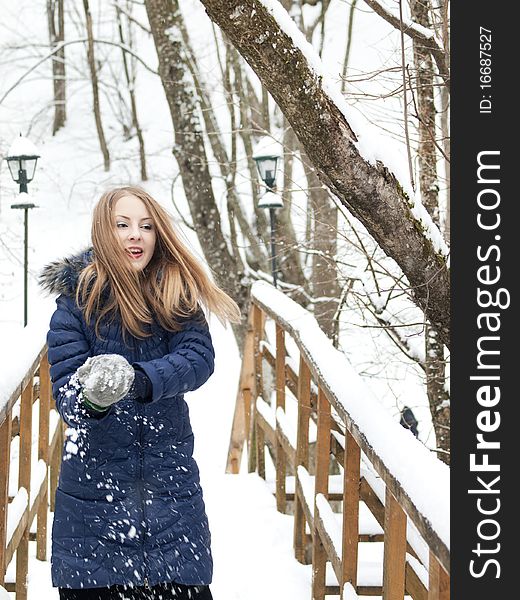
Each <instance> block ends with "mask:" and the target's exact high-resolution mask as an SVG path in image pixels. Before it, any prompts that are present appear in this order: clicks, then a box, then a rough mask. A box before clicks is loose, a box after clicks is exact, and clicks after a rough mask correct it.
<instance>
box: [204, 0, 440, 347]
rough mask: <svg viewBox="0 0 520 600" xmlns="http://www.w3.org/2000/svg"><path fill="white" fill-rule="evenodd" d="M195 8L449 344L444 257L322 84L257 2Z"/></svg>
mask: <svg viewBox="0 0 520 600" xmlns="http://www.w3.org/2000/svg"><path fill="white" fill-rule="evenodd" d="M201 2H202V4H203V5H204V6H205V7H206V11H207V13H208V15H209V16H210V18H211V19H212V20H213V21H214V22H215V23H217V24H218V25H219V26H220V27H221V29H222V30H223V31H224V32H225V33H226V35H227V36H228V37H229V39H230V40H231V42H232V43H233V44H234V46H235V47H236V48H237V49H238V50H239V52H240V53H241V54H242V56H243V57H244V58H245V59H246V61H247V62H248V63H249V64H250V66H251V67H252V69H253V70H254V71H255V72H256V74H257V75H258V77H259V78H260V80H261V81H262V83H263V85H264V86H265V87H266V88H267V89H268V90H269V92H270V94H271V96H272V97H273V98H274V100H275V102H277V104H278V106H279V107H280V108H281V110H282V111H283V113H284V114H285V116H286V117H287V120H288V121H289V122H290V124H291V125H292V127H293V129H294V132H295V133H296V135H297V137H298V138H299V140H300V142H301V144H302V146H303V147H304V149H305V151H306V153H307V155H308V157H309V159H310V160H311V161H312V163H313V165H314V167H315V169H316V173H317V175H318V177H319V178H320V180H321V181H322V182H323V183H324V184H325V185H327V186H328V187H329V189H330V190H331V192H332V193H333V194H334V195H336V196H337V197H338V199H339V200H340V202H342V203H343V204H344V205H345V206H346V207H347V208H348V210H349V211H350V212H351V213H352V214H353V215H354V216H356V217H357V218H358V219H359V220H360V221H361V222H362V223H363V224H364V226H365V227H366V228H367V230H368V231H369V232H370V234H371V235H372V236H373V237H374V239H375V240H376V241H377V242H378V243H379V245H380V246H381V248H382V249H383V250H384V251H385V252H386V253H387V254H388V256H390V257H392V258H393V259H394V260H395V261H396V263H397V264H398V265H399V266H400V267H401V269H402V271H403V273H404V275H405V276H406V277H407V279H408V282H409V284H410V287H411V291H412V294H413V297H414V300H415V301H416V302H417V304H418V305H419V306H420V307H421V308H422V310H424V312H425V313H426V315H427V317H428V318H429V319H430V321H431V323H432V324H433V325H434V326H435V327H436V328H437V330H438V332H439V334H440V336H441V339H442V341H443V342H444V343H445V344H446V345H449V343H450V278H449V269H448V267H447V264H446V257H445V256H444V255H443V254H442V253H441V252H440V251H439V250H437V249H436V247H435V246H434V243H433V242H432V240H431V239H430V238H429V237H428V236H427V235H425V233H424V225H423V224H422V222H421V221H419V220H418V219H417V218H416V216H415V215H414V214H413V212H412V208H411V206H410V205H411V204H412V201H411V200H410V198H408V196H407V194H406V193H405V192H404V190H403V188H402V187H401V185H400V184H399V182H398V181H397V180H396V178H395V176H394V175H393V174H392V173H391V172H390V171H389V170H388V169H387V168H386V167H385V166H384V165H383V164H381V163H380V162H378V163H376V164H375V165H374V164H371V163H369V162H368V160H366V159H365V158H363V157H362V156H361V155H360V153H359V150H358V147H357V145H356V143H357V137H356V135H355V134H354V132H353V131H352V129H351V127H350V125H349V123H348V122H347V120H346V117H345V115H344V114H343V113H342V112H341V111H340V109H339V108H338V107H337V106H336V104H335V103H334V101H333V100H332V98H331V97H330V95H329V94H327V93H326V92H325V91H324V90H323V88H322V83H321V77H319V76H317V75H316V73H315V72H314V71H313V70H312V69H311V68H310V67H309V63H308V61H307V58H306V57H305V56H304V54H303V53H302V51H301V50H300V49H299V48H298V47H296V46H295V45H294V42H293V41H292V38H291V37H290V36H288V35H287V34H286V33H285V32H284V31H283V30H281V29H280V27H279V26H278V23H277V21H276V20H275V19H274V17H273V16H272V15H271V13H270V12H269V11H268V10H267V8H266V7H265V6H264V4H263V3H261V2H258V1H257V0H243V1H242V2H240V4H239V5H238V6H237V3H236V2H235V1H233V0H201ZM280 10H283V9H282V8H281V7H280ZM264 32H269V35H268V36H265V35H263V33H264ZM260 33H262V36H261V35H260Z"/></svg>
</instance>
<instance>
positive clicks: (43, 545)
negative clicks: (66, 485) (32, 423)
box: [36, 353, 51, 560]
mask: <svg viewBox="0 0 520 600" xmlns="http://www.w3.org/2000/svg"><path fill="white" fill-rule="evenodd" d="M50 404H51V380H50V375H49V361H48V358H47V353H45V355H44V356H43V358H42V360H41V363H40V427H39V432H38V459H39V460H43V461H44V462H45V464H46V465H47V471H48V465H49V411H50ZM48 488H49V486H48V485H47V486H46V493H45V496H44V497H43V498H42V499H41V502H40V507H39V508H38V516H37V525H36V558H37V559H38V560H47V514H48V512H49V511H48V505H49V489H48Z"/></svg>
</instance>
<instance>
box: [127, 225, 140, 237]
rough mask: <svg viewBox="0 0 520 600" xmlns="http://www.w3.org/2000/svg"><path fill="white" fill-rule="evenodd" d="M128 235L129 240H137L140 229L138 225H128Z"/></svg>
mask: <svg viewBox="0 0 520 600" xmlns="http://www.w3.org/2000/svg"><path fill="white" fill-rule="evenodd" d="M128 237H129V238H130V239H131V240H138V239H139V238H140V237H141V231H140V230H139V227H138V226H137V225H136V226H135V227H130V232H129V235H128Z"/></svg>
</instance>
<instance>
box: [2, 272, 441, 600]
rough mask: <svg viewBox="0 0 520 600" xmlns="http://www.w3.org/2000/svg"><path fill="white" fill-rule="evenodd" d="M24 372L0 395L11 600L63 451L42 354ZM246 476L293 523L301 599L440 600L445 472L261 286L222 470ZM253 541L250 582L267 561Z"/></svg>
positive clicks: (312, 324) (43, 519)
mask: <svg viewBox="0 0 520 600" xmlns="http://www.w3.org/2000/svg"><path fill="white" fill-rule="evenodd" d="M26 360H27V359H26ZM27 365H28V368H27V369H26V370H24V373H23V376H22V377H21V379H20V381H19V382H18V383H17V385H16V389H14V390H13V392H12V393H10V394H9V396H8V398H7V399H1V398H0V585H3V586H4V587H5V588H6V589H7V590H8V591H11V592H14V593H15V597H16V600H25V598H27V586H26V580H27V573H28V568H29V560H28V556H29V551H28V549H29V544H30V543H32V544H35V545H36V556H37V559H39V560H40V561H45V560H47V558H48V557H47V556H46V548H47V545H46V538H47V531H46V529H47V516H48V510H49V508H50V510H51V511H52V510H53V497H54V492H55V489H56V485H57V475H58V470H59V463H60V458H61V447H62V444H63V426H62V425H61V424H60V421H59V419H58V416H57V413H56V411H55V410H54V408H53V400H52V397H51V389H50V381H49V372H48V363H47V359H46V347H45V346H43V347H42V348H41V349H39V350H38V351H37V352H35V355H34V356H32V357H31V358H30V360H29V361H28V362H27ZM31 456H32V459H31ZM241 466H242V468H243V469H246V470H248V471H257V472H258V474H259V475H260V476H261V477H262V478H264V479H265V480H266V485H267V486H269V485H271V486H272V491H273V494H274V495H275V497H276V508H277V510H278V511H280V512H281V513H285V514H290V515H292V516H293V517H292V518H293V535H292V539H287V545H288V546H291V547H292V548H293V552H294V557H295V559H296V561H299V562H300V563H302V564H308V565H312V567H309V568H311V569H312V584H310V585H309V589H308V598H309V599H311V598H312V599H313V600H323V599H324V598H325V596H326V595H327V596H334V595H335V596H340V597H341V598H343V599H345V600H355V599H356V598H360V597H365V596H379V597H382V598H383V599H384V600H403V599H404V598H405V597H407V598H413V599H414V600H448V599H449V597H450V578H449V560H450V552H449V488H448V485H449V468H448V467H447V466H446V465H444V464H443V463H441V462H440V461H439V460H437V458H436V457H435V456H434V455H433V454H432V453H431V452H430V451H428V450H427V449H426V448H425V447H424V446H423V445H422V444H421V443H420V442H419V441H417V440H416V439H415V438H414V437H413V436H412V435H411V434H410V433H409V432H407V431H406V430H405V429H404V428H402V427H401V426H400V425H399V424H398V423H396V422H395V421H394V420H393V419H392V418H391V417H390V416H389V415H388V414H387V412H386V410H385V409H384V408H383V407H382V406H381V405H380V404H379V403H378V401H377V400H376V399H374V398H373V397H372V396H371V394H370V393H369V392H368V391H367V389H366V388H365V386H364V385H363V383H362V382H361V380H360V379H359V377H358V376H357V375H356V373H355V372H354V371H353V369H352V367H351V366H350V365H349V363H348V361H347V360H346V358H345V356H344V355H343V354H341V353H340V352H339V351H337V350H336V349H334V348H333V346H332V343H331V342H330V340H328V338H327V337H326V336H325V335H324V334H323V333H322V332H321V331H320V330H319V328H318V326H317V324H316V321H315V320H314V318H313V317H312V316H311V315H310V314H309V313H308V312H306V311H305V310H304V309H302V308H301V307H299V306H298V305H296V304H295V303H294V302H292V301H291V300H290V299H288V298H286V297H285V296H283V294H281V293H280V292H279V291H277V290H275V289H274V288H273V287H272V286H269V285H268V284H262V283H257V284H255V285H254V286H253V289H252V304H251V312H250V319H249V327H248V331H247V334H246V338H245V342H244V349H243V363H242V368H241V373H240V382H239V386H238V393H237V398H236V408H235V413H234V420H233V427H232V434H231V441H230V446H229V452H228V459H227V471H228V472H229V473H230V474H231V473H235V474H236V473H238V472H239V470H240V468H241ZM229 477H232V475H229ZM251 519H255V515H254V514H251ZM248 543H249V545H250V548H244V551H246V552H250V553H251V569H252V571H251V577H254V576H255V575H254V573H258V571H260V572H261V571H262V567H261V561H262V556H256V555H255V552H254V548H255V540H254V539H250V540H248ZM243 545H244V542H242V546H243ZM14 556H15V557H16V558H15V561H16V568H15V570H13V568H12V567H13V566H12V565H11V567H10V572H11V573H13V572H14V573H15V576H14V577H10V578H9V577H8V578H7V580H6V571H7V568H8V566H9V565H10V563H11V561H12V560H13V557H14ZM271 596H272V598H273V599H275V598H277V595H276V585H274V586H273V593H272V595H271ZM233 597H238V596H236V595H235V596H233ZM30 600H31V599H30ZM244 600H247V599H246V598H244Z"/></svg>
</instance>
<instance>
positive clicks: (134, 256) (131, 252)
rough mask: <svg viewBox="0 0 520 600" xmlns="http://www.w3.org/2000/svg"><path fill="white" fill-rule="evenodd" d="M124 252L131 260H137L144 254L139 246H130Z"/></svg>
mask: <svg viewBox="0 0 520 600" xmlns="http://www.w3.org/2000/svg"><path fill="white" fill-rule="evenodd" d="M126 253H127V254H128V256H130V258H132V259H133V260H137V259H139V258H141V257H142V256H143V254H144V252H143V250H140V249H139V248H132V249H131V250H127V251H126Z"/></svg>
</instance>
